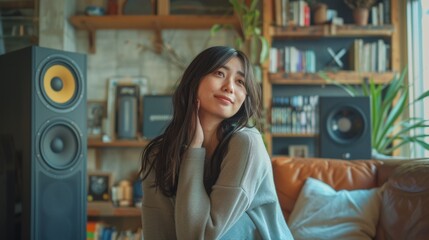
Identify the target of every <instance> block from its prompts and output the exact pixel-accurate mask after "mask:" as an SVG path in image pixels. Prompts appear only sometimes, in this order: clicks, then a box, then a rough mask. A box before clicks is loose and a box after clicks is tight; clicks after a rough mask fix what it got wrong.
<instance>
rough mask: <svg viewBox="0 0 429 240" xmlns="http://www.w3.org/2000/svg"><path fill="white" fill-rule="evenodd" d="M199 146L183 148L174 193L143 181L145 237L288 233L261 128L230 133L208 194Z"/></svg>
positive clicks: (268, 236) (279, 235)
mask: <svg viewBox="0 0 429 240" xmlns="http://www.w3.org/2000/svg"><path fill="white" fill-rule="evenodd" d="M204 159H205V149H204V148H193V149H189V150H188V152H186V154H185V157H184V159H183V162H182V165H181V167H180V173H179V182H178V189H177V194H176V197H174V198H169V197H165V196H164V195H163V194H162V193H161V191H156V189H155V188H153V187H151V185H152V184H153V181H154V173H153V172H152V173H150V175H149V177H148V178H147V179H146V180H145V181H144V182H143V206H142V223H143V235H144V239H145V240H162V239H184V240H192V239H274V240H280V239H293V237H292V234H291V233H290V230H289V228H288V226H287V225H286V222H285V220H284V218H283V215H282V212H281V210H280V205H279V202H278V199H277V195H276V191H275V187H274V181H273V173H272V168H271V161H270V157H269V155H268V154H267V151H266V149H265V147H264V143H263V141H262V137H261V134H260V133H259V132H258V131H257V130H256V129H254V128H245V129H243V130H241V131H239V132H238V133H236V134H234V136H233V137H232V138H231V141H230V143H229V150H228V153H227V154H226V156H225V159H224V160H223V162H222V165H221V172H220V174H219V178H218V179H217V181H216V184H215V185H214V186H213V189H212V192H211V194H210V195H207V193H206V191H205V189H204V184H203V172H204V170H203V169H204Z"/></svg>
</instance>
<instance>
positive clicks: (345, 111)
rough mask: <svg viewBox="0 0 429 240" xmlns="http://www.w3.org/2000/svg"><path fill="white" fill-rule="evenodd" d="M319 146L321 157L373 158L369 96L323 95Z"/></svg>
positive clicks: (321, 99) (320, 112)
mask: <svg viewBox="0 0 429 240" xmlns="http://www.w3.org/2000/svg"><path fill="white" fill-rule="evenodd" d="M318 145H319V154H320V157H324V158H337V159H370V158H371V115H370V104H369V98H368V97H320V98H319V144H318Z"/></svg>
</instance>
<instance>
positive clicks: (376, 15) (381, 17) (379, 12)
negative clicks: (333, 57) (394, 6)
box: [371, 0, 390, 26]
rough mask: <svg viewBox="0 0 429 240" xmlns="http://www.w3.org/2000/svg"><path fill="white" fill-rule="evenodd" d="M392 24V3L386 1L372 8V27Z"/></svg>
mask: <svg viewBox="0 0 429 240" xmlns="http://www.w3.org/2000/svg"><path fill="white" fill-rule="evenodd" d="M385 24H390V1H388V0H384V1H382V2H379V3H378V4H376V5H374V6H372V7H371V25H373V26H381V25H385Z"/></svg>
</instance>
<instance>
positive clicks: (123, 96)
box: [117, 85, 139, 139]
mask: <svg viewBox="0 0 429 240" xmlns="http://www.w3.org/2000/svg"><path fill="white" fill-rule="evenodd" d="M117 96H118V111H117V112H118V117H117V119H118V138H120V139H135V138H137V118H138V99H139V88H138V86H137V85H130V86H118V88H117Z"/></svg>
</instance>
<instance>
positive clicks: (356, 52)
mask: <svg viewBox="0 0 429 240" xmlns="http://www.w3.org/2000/svg"><path fill="white" fill-rule="evenodd" d="M349 56H350V68H351V70H353V71H359V72H385V71H387V70H388V69H390V61H389V59H390V45H389V44H386V43H385V42H384V41H383V40H382V39H379V40H377V41H376V42H368V43H364V41H363V40H362V39H355V40H354V41H353V44H352V47H351V48H350V54H349Z"/></svg>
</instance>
